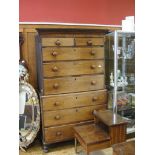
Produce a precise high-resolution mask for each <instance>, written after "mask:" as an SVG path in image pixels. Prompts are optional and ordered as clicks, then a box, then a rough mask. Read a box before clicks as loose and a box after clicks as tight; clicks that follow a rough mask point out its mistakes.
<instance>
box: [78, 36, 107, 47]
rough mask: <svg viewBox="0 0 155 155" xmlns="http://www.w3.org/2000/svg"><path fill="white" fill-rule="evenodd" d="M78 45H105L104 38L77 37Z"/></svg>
mask: <svg viewBox="0 0 155 155" xmlns="http://www.w3.org/2000/svg"><path fill="white" fill-rule="evenodd" d="M75 44H76V46H103V45H104V38H75Z"/></svg>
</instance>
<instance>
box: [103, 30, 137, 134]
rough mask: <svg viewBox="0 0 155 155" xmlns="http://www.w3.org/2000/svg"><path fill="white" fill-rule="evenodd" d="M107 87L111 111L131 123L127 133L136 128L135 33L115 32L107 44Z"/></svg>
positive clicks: (109, 37)
mask: <svg viewBox="0 0 155 155" xmlns="http://www.w3.org/2000/svg"><path fill="white" fill-rule="evenodd" d="M105 71H106V87H107V89H108V91H109V103H108V106H109V109H113V111H117V113H118V114H120V115H122V116H123V117H126V118H127V119H128V121H129V124H128V129H127V133H132V132H134V127H135V33H133V32H123V31H114V32H112V33H109V34H107V35H106V42H105Z"/></svg>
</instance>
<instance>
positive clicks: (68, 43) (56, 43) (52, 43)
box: [42, 38, 74, 47]
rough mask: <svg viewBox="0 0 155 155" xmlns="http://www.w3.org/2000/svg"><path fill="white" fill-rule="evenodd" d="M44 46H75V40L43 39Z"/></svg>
mask: <svg viewBox="0 0 155 155" xmlns="http://www.w3.org/2000/svg"><path fill="white" fill-rule="evenodd" d="M42 46H43V47H44V46H57V47H60V46H74V38H42Z"/></svg>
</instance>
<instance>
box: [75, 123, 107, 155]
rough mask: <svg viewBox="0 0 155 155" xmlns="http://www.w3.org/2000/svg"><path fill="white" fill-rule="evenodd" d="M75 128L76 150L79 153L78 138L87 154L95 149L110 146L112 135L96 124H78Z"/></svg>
mask: <svg viewBox="0 0 155 155" xmlns="http://www.w3.org/2000/svg"><path fill="white" fill-rule="evenodd" d="M73 129H74V136H75V152H76V153H77V140H78V142H79V143H80V144H81V146H82V147H83V149H84V150H85V151H86V153H87V155H89V153H90V152H92V151H95V150H100V149H104V148H108V147H110V137H109V136H108V134H107V133H106V132H104V131H103V130H102V129H101V128H100V127H98V126H97V125H95V124H89V125H82V126H76V127H74V128H73Z"/></svg>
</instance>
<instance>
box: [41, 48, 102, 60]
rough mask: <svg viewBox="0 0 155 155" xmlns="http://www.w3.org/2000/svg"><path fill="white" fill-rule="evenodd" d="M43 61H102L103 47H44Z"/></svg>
mask: <svg viewBox="0 0 155 155" xmlns="http://www.w3.org/2000/svg"><path fill="white" fill-rule="evenodd" d="M42 54H43V61H53V60H54V61H55V60H88V59H104V47H92V48H89V47H81V48H80V47H74V48H72V47H45V48H42Z"/></svg>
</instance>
